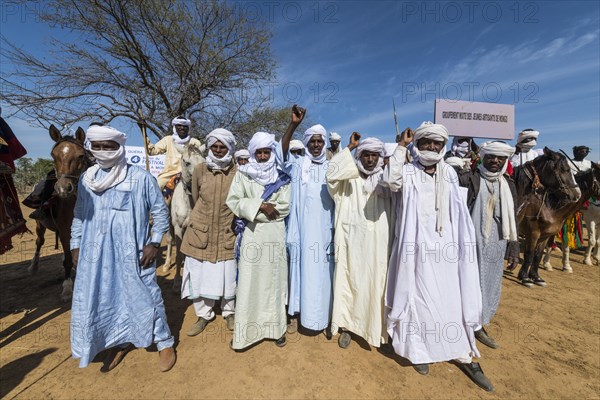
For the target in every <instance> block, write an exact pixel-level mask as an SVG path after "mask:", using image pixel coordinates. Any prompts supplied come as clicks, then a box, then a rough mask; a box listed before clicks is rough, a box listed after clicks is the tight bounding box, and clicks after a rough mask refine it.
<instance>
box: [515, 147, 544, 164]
mask: <svg viewBox="0 0 600 400" xmlns="http://www.w3.org/2000/svg"><path fill="white" fill-rule="evenodd" d="M538 156H539V153H538V152H537V151H536V150H535V149H531V150H529V151H528V152H527V153H519V154H513V155H512V157H511V158H510V163H511V165H512V166H513V167H519V166H521V165H523V164H525V163H526V162H528V161H532V160H535V159H536V158H537V157H538Z"/></svg>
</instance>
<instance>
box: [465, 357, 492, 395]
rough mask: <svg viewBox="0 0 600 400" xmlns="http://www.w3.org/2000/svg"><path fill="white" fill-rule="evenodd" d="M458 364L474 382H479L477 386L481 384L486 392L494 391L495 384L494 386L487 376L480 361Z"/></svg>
mask: <svg viewBox="0 0 600 400" xmlns="http://www.w3.org/2000/svg"><path fill="white" fill-rule="evenodd" d="M458 366H459V367H460V369H462V370H463V372H464V373H465V374H466V375H467V376H468V377H469V378H471V380H472V381H473V382H475V384H477V386H479V387H480V388H482V389H483V390H485V391H486V392H493V391H494V386H492V382H490V380H489V379H488V378H487V377H486V376H485V374H484V373H483V370H482V369H481V367H480V366H479V363H476V362H472V363H469V364H462V363H459V364H458Z"/></svg>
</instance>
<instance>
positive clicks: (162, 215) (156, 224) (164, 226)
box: [145, 173, 170, 243]
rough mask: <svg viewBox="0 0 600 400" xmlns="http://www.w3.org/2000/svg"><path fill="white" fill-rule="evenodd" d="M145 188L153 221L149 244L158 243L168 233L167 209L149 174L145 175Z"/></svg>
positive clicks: (158, 189) (154, 180)
mask: <svg viewBox="0 0 600 400" xmlns="http://www.w3.org/2000/svg"><path fill="white" fill-rule="evenodd" d="M145 186H146V187H145V192H146V199H147V202H148V203H147V205H148V207H149V208H150V215H152V220H153V224H152V233H151V237H150V242H152V243H160V242H161V241H162V237H163V235H164V234H165V233H167V232H168V231H169V223H170V222H169V209H168V208H167V203H165V200H164V199H163V196H162V193H161V191H160V188H159V187H158V182H156V179H154V178H153V177H152V175H150V174H149V173H148V174H146V179H145Z"/></svg>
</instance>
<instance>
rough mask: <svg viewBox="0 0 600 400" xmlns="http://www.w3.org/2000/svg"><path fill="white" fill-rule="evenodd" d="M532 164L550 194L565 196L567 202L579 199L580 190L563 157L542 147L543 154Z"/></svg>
mask: <svg viewBox="0 0 600 400" xmlns="http://www.w3.org/2000/svg"><path fill="white" fill-rule="evenodd" d="M532 163H533V165H534V167H535V169H536V171H537V174H538V176H539V179H540V182H541V183H542V185H544V187H545V188H546V189H547V190H548V191H549V192H550V193H553V194H554V195H558V196H565V197H566V198H567V199H568V201H577V200H578V199H579V197H580V196H581V190H579V186H578V185H577V182H575V178H574V177H573V174H572V173H571V168H570V167H569V162H568V161H567V158H566V157H565V156H564V155H562V154H560V153H558V152H556V151H552V150H550V149H549V148H547V147H544V154H543V155H542V156H541V157H537V158H536V159H534V160H533V161H532Z"/></svg>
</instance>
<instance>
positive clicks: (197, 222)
mask: <svg viewBox="0 0 600 400" xmlns="http://www.w3.org/2000/svg"><path fill="white" fill-rule="evenodd" d="M236 172H237V166H236V165H233V164H232V165H231V166H230V167H229V168H228V169H227V170H221V171H218V170H215V171H211V170H209V169H208V166H207V165H206V163H202V164H199V165H198V166H196V168H195V169H194V174H193V178H192V200H193V202H194V209H193V210H192V212H191V214H190V223H189V225H188V228H187V230H186V231H185V235H184V236H183V243H182V245H181V252H182V253H183V254H185V255H186V256H190V257H193V258H195V259H197V260H200V261H209V262H212V263H216V262H217V261H225V260H231V259H233V258H234V246H235V238H236V236H235V233H234V231H233V218H234V217H235V215H234V214H233V212H232V211H231V210H230V209H229V207H227V204H225V200H226V199H227V194H228V193H229V188H230V187H231V183H232V182H233V178H234V176H235V173H236Z"/></svg>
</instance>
